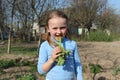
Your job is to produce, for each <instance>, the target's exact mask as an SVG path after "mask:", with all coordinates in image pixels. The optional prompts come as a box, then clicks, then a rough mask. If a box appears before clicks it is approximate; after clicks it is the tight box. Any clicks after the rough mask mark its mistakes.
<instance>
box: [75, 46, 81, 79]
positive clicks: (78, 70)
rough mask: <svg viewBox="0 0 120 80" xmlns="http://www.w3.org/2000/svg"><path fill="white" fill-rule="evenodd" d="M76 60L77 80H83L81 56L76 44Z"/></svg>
mask: <svg viewBox="0 0 120 80" xmlns="http://www.w3.org/2000/svg"><path fill="white" fill-rule="evenodd" d="M74 59H75V74H76V77H77V80H83V78H82V65H81V62H80V56H79V52H78V47H77V44H75V51H74Z"/></svg>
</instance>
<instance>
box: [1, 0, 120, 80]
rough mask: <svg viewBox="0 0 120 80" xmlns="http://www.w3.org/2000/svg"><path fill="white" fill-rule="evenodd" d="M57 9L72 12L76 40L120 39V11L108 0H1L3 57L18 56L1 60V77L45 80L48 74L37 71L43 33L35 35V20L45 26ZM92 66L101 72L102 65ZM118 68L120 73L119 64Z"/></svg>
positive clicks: (70, 20)
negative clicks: (100, 66) (119, 12)
mask: <svg viewBox="0 0 120 80" xmlns="http://www.w3.org/2000/svg"><path fill="white" fill-rule="evenodd" d="M53 9H58V10H62V11H64V12H65V13H66V14H67V15H68V17H69V25H70V30H71V34H72V39H73V40H76V41H81V40H82V41H106V42H111V41H115V40H120V35H119V34H120V26H119V25H120V14H116V13H114V12H115V10H114V9H113V8H112V7H110V6H109V5H108V2H107V0H0V56H4V55H14V56H13V57H12V56H10V57H12V58H13V59H8V58H9V57H6V58H7V59H6V58H3V59H0V79H2V80H10V79H15V80H36V79H40V80H44V75H39V74H38V73H37V70H36V64H37V58H38V52H37V51H38V48H39V44H40V42H42V41H41V40H42V32H41V31H40V30H39V33H37V34H35V36H34V37H33V36H32V35H33V34H32V32H33V31H32V27H33V25H34V23H35V22H36V23H38V25H39V29H40V28H41V27H42V25H45V18H46V14H47V13H48V12H49V11H50V10H53ZM93 23H94V24H95V25H96V27H97V29H96V30H95V31H93V30H91V27H92V24H93ZM74 28H75V30H74ZM78 28H82V29H83V33H82V35H78V31H77V30H78ZM85 28H87V29H88V32H87V33H85V32H84V29H85ZM106 29H107V30H109V31H110V35H108V33H106V32H105V30H106ZM14 32H15V33H16V34H15V36H14ZM4 34H7V35H8V36H7V38H6V37H4V36H3V35H4ZM26 45H27V46H26ZM12 67H13V69H12ZM24 68H25V69H24ZM85 69H86V68H85ZM91 69H92V71H91V72H92V73H95V74H97V73H99V72H100V69H99V67H98V65H92V67H91ZM95 70H96V71H95ZM88 71H89V70H88ZM114 71H115V72H114V75H115V76H116V75H117V74H118V72H119V71H120V69H119V67H115V69H114ZM94 77H95V76H94ZM93 79H94V78H93Z"/></svg>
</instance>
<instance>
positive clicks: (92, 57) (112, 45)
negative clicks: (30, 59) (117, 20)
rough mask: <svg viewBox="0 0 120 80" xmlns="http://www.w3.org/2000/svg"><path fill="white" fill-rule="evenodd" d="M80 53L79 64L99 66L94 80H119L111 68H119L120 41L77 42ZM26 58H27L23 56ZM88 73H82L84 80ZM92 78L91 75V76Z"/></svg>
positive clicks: (119, 76)
mask: <svg viewBox="0 0 120 80" xmlns="http://www.w3.org/2000/svg"><path fill="white" fill-rule="evenodd" d="M77 43H78V49H79V53H80V59H81V63H82V65H83V68H84V65H86V64H89V63H93V64H99V65H100V66H101V67H102V71H101V72H100V73H97V74H96V76H95V77H96V78H95V80H120V73H119V74H118V75H116V77H115V76H113V75H112V74H113V68H114V67H115V66H118V67H120V41H114V42H83V41H81V42H77ZM19 56H22V55H19ZM19 56H16V55H12V54H9V55H2V56H0V59H5V58H6V59H10V58H11V59H13V58H16V57H19ZM24 57H27V56H24ZM88 75H89V74H88V73H87V72H84V73H83V78H84V80H91V79H89V78H88ZM91 76H92V75H91Z"/></svg>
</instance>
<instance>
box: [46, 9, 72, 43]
mask: <svg viewBox="0 0 120 80" xmlns="http://www.w3.org/2000/svg"><path fill="white" fill-rule="evenodd" d="M54 17H61V18H65V19H66V21H67V24H68V17H67V15H66V14H65V13H64V12H62V11H60V10H51V11H50V12H48V15H47V17H46V29H48V27H49V25H48V22H49V20H50V19H52V18H54ZM65 37H67V38H70V36H69V33H68V29H67V33H66V35H65ZM46 38H47V41H48V42H49V44H53V42H52V41H51V40H50V33H49V32H47V34H46Z"/></svg>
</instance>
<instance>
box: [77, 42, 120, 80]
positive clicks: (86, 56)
mask: <svg viewBox="0 0 120 80" xmlns="http://www.w3.org/2000/svg"><path fill="white" fill-rule="evenodd" d="M78 49H79V53H80V58H81V63H82V65H83V67H84V65H85V64H86V63H87V64H88V63H93V64H99V65H100V66H101V67H102V68H103V71H102V72H100V73H98V74H97V75H96V79H95V80H120V73H119V74H118V75H116V77H115V76H113V75H112V74H113V71H114V70H113V68H114V67H115V66H118V67H120V41H114V42H78ZM87 75H88V74H87V73H85V74H83V76H84V79H85V80H90V79H88V77H87Z"/></svg>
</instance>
